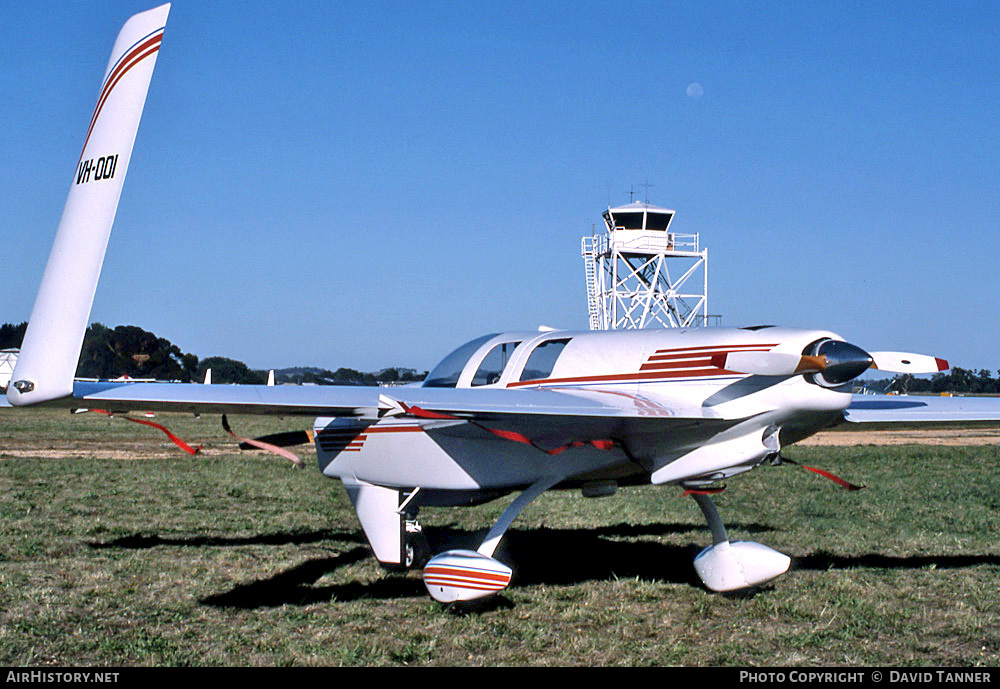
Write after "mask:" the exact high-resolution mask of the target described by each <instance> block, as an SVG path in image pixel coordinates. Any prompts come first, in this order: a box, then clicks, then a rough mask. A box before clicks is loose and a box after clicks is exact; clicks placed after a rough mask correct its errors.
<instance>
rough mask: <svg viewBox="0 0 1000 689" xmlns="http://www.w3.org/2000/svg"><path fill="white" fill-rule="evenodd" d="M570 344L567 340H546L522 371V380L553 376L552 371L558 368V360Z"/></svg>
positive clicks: (530, 357)
mask: <svg viewBox="0 0 1000 689" xmlns="http://www.w3.org/2000/svg"><path fill="white" fill-rule="evenodd" d="M568 343H569V339H568V338H567V339H565V340H546V341H545V342H543V343H541V344H540V345H538V346H537V347H535V349H534V351H533V352H531V356H529V357H528V362H527V363H526V364H525V365H524V370H523V371H521V378H520V380H540V379H542V378H548V377H549V376H550V375H552V369H554V368H555V366H556V359H558V358H559V355H560V354H562V351H563V348H564V347H565V346H566V345H567V344H568Z"/></svg>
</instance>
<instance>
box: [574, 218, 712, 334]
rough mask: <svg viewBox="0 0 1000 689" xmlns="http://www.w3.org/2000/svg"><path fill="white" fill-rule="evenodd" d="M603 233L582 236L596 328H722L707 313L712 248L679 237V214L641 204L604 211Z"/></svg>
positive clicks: (694, 236) (592, 323)
mask: <svg viewBox="0 0 1000 689" xmlns="http://www.w3.org/2000/svg"><path fill="white" fill-rule="evenodd" d="M603 218H604V229H605V232H604V233H601V234H597V233H595V234H594V235H593V236H591V237H583V238H582V241H581V253H582V254H583V260H584V267H585V270H586V278H587V306H588V310H589V312H590V314H589V315H590V329H591V330H620V329H628V328H646V327H656V326H660V327H668V328H678V327H679V328H687V327H700V326H705V325H714V324H717V322H718V320H719V316H709V315H708V249H702V248H701V247H700V246H699V239H698V235H697V234H679V233H677V232H674V231H673V229H672V228H671V225H672V223H673V220H674V211H672V210H669V209H667V208H660V207H658V206H653V205H650V204H648V203H644V202H641V201H635V202H633V203H629V204H627V205H624V206H617V207H615V208H608V209H607V210H606V211H604V214H603Z"/></svg>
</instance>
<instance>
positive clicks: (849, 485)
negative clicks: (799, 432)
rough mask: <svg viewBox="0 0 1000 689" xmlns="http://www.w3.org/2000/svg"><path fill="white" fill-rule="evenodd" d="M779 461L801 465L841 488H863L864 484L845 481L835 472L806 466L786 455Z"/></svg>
mask: <svg viewBox="0 0 1000 689" xmlns="http://www.w3.org/2000/svg"><path fill="white" fill-rule="evenodd" d="M781 463H782V464H785V463H788V464H793V465H795V466H799V467H802V468H803V469H806V470H808V471H811V472H813V473H814V474H819V475H820V476H822V477H823V478H828V479H830V480H831V481H833V482H834V483H836V484H837V485H838V486H840V487H841V488H846V489H847V490H861V489H862V488H864V486H856V485H854V484H853V483H851V482H850V481H845V480H844V479H842V478H840V477H839V476H837V475H835V474H831V473H830V472H829V471H824V470H823V469H817V468H816V467H811V466H807V465H805V464H799V463H798V462H796V461H794V460H791V459H788V458H787V457H782V458H781Z"/></svg>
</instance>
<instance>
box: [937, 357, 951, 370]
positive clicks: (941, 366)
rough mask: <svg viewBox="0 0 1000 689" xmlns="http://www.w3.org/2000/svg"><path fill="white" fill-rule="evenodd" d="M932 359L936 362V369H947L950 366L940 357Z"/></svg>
mask: <svg viewBox="0 0 1000 689" xmlns="http://www.w3.org/2000/svg"><path fill="white" fill-rule="evenodd" d="M934 361H936V362H937V367H938V371H947V370H948V369H949V368H951V367H950V366H949V365H948V362H947V361H945V360H944V359H941V358H940V357H934Z"/></svg>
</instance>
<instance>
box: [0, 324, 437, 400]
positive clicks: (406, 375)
mask: <svg viewBox="0 0 1000 689" xmlns="http://www.w3.org/2000/svg"><path fill="white" fill-rule="evenodd" d="M27 327H28V324H27V322H24V323H20V324H18V325H14V324H12V323H4V324H3V325H0V349H9V348H19V347H20V346H21V342H22V340H24V332H25V330H26V329H27ZM207 369H212V382H213V383H244V384H258V385H262V384H264V383H265V382H267V371H260V370H254V369H251V368H250V367H249V366H247V365H246V364H245V363H243V362H242V361H237V360H235V359H228V358H226V357H222V356H212V357H208V358H206V359H200V360H199V359H198V357H197V356H195V355H194V354H190V353H186V352H182V351H181V349H180V348H179V347H178V346H177V345H175V344H173V343H172V342H170V340H167V339H165V338H162V337H157V336H156V335H154V334H153V333H151V332H149V331H147V330H143V329H142V328H139V327H137V326H134V325H119V326H117V327H115V328H114V329H112V328H108V327H107V326H105V325H102V324H100V323H92V324H91V325H90V327H89V328H87V332H86V334H85V335H84V338H83V348H82V350H81V352H80V364H79V366H77V369H76V375H77V377H78V378H119V377H121V376H123V375H127V376H129V377H130V378H155V379H156V380H174V381H180V382H183V383H190V382H198V381H201V380H204V378H205V371H206V370H207ZM426 375H427V372H426V371H424V372H423V373H422V374H418V373H417V372H416V371H415V370H414V369H405V368H386V369H383V370H381V371H378V372H376V373H362V372H361V371H355V370H354V369H350V368H339V369H337V370H336V371H329V370H327V369H320V368H309V367H302V368H293V369H284V370H283V371H275V380H276V382H278V383H283V382H287V383H300V384H302V383H313V384H319V385H324V384H325V385H378V384H379V383H400V382H402V383H405V382H413V381H419V380H423V379H424V377H425V376H426Z"/></svg>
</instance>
